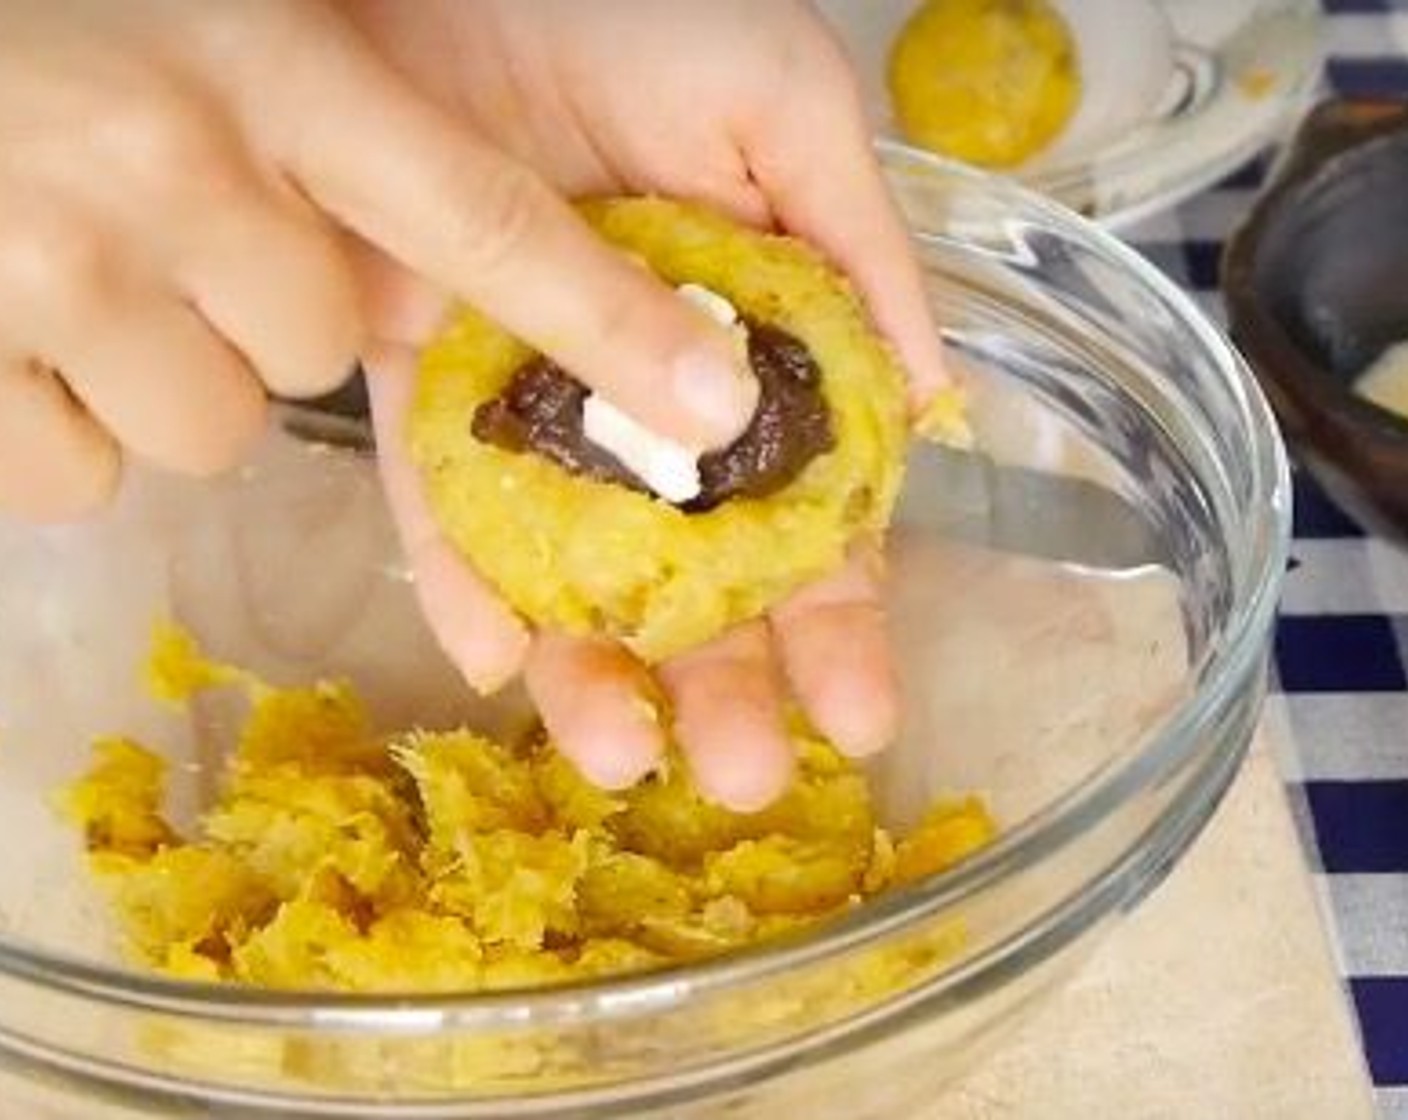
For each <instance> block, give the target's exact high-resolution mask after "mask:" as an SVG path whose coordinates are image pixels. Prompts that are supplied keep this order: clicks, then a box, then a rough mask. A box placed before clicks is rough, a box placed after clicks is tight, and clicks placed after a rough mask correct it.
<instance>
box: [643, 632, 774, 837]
mask: <svg viewBox="0 0 1408 1120" xmlns="http://www.w3.org/2000/svg"><path fill="white" fill-rule="evenodd" d="M659 678H660V682H661V684H663V685H664V687H665V690H666V692H667V693H668V694H669V697H670V702H671V705H672V707H673V710H674V720H675V722H674V729H675V737H676V738H677V739H678V740H679V743H680V747H681V749H682V750H683V751H684V752H685V756H686V757H687V758H688V760H689V765H690V770H691V772H692V773H693V775H694V778H695V781H696V782H697V783H698V785H699V788H700V789H701V790H702V791H703V792H704V794H705V795H706V796H708V797H711V798H713V799H714V800H715V801H718V802H719V803H720V804H723V805H726V806H728V807H729V808H732V809H736V810H739V811H745V812H746V811H752V810H757V809H761V808H763V807H764V806H766V805H767V804H768V803H769V802H771V801H773V800H775V799H776V798H777V797H779V796H780V795H781V794H782V793H783V792H784V791H785V790H786V788H787V785H788V782H789V781H790V780H791V777H792V768H793V762H794V759H793V753H792V744H791V742H790V740H789V739H788V736H787V731H786V727H785V724H784V721H783V713H782V688H781V680H780V679H779V674H778V671H777V667H776V665H775V664H774V661H773V650H772V645H771V642H770V640H769V635H768V629H767V626H766V624H764V623H761V622H749V623H745V624H743V625H742V626H739V627H737V628H736V629H734V630H731V631H729V632H728V633H726V634H725V635H723V636H722V637H720V638H716V639H715V640H714V641H712V642H709V643H708V644H706V645H704V646H701V647H699V648H698V649H695V650H691V651H690V652H688V653H686V654H684V655H682V656H680V657H677V658H675V659H674V660H673V661H671V662H668V663H667V664H665V665H663V666H661V668H660V671H659Z"/></svg>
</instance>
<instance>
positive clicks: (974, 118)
mask: <svg viewBox="0 0 1408 1120" xmlns="http://www.w3.org/2000/svg"><path fill="white" fill-rule="evenodd" d="M889 83H890V96H891V100H892V101H893V104H894V109H895V115H896V117H897V119H898V122H899V126H900V129H901V131H902V132H903V133H904V134H905V136H906V137H907V138H908V139H910V140H911V141H913V142H914V143H915V144H918V145H920V146H921V147H925V148H930V149H933V150H934V151H938V152H942V153H944V154H946V155H950V156H953V157H955V158H957V159H962V160H966V161H968V162H969V163H975V164H979V165H981V166H987V167H1013V166H1015V165H1017V164H1020V163H1022V162H1023V161H1024V160H1026V159H1029V158H1030V157H1031V156H1033V155H1035V154H1036V153H1037V152H1039V151H1040V150H1041V149H1042V148H1044V147H1046V145H1048V144H1049V143H1051V141H1052V140H1054V139H1055V138H1056V136H1057V135H1058V134H1059V133H1060V132H1061V130H1062V129H1063V128H1064V127H1065V126H1066V124H1067V122H1069V120H1070V119H1071V117H1072V116H1073V115H1074V113H1075V110H1076V106H1077V103H1078V102H1079V100H1080V68H1079V62H1078V58H1077V50H1076V44H1075V39H1074V37H1073V36H1072V34H1071V30H1070V28H1069V27H1068V26H1067V25H1066V23H1065V21H1064V20H1063V19H1062V18H1061V14H1060V13H1059V12H1058V11H1056V9H1055V8H1053V7H1052V6H1051V4H1050V3H1048V2H1047V0H928V2H927V3H925V4H923V5H921V6H920V7H919V9H918V10H917V11H916V12H915V13H914V15H913V16H911V17H910V20H909V22H908V23H907V24H906V25H905V27H904V30H903V31H902V32H901V33H900V35H899V37H898V38H897V39H896V41H895V44H894V47H893V48H892V50H891V54H890V67H889Z"/></svg>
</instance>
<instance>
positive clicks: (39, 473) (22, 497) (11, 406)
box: [0, 357, 122, 521]
mask: <svg viewBox="0 0 1408 1120" xmlns="http://www.w3.org/2000/svg"><path fill="white" fill-rule="evenodd" d="M121 465H122V457H121V454H120V452H119V451H118V448H117V444H116V443H115V442H114V441H113V439H112V437H111V436H110V435H109V434H108V433H107V432H106V431H105V430H104V429H103V427H102V425H100V424H99V423H98V422H97V421H96V420H94V419H93V417H92V416H90V415H89V414H88V412H87V410H86V409H84V407H83V406H82V405H81V404H80V403H79V402H78V401H77V400H76V399H75V398H74V396H73V395H72V394H71V393H70V392H69V391H68V389H67V388H65V386H64V384H63V382H62V381H61V380H60V379H59V377H58V376H57V375H56V374H55V373H53V371H51V370H48V369H45V368H44V367H43V366H41V365H39V364H38V363H36V362H30V361H25V360H23V359H19V358H12V357H6V358H4V359H3V360H0V511H3V512H5V513H8V514H11V515H13V516H16V517H21V518H24V519H25V520H28V521H67V520H70V519H73V518H77V517H80V516H82V515H84V514H86V513H90V512H92V511H93V510H95V509H97V508H98V507H100V506H102V505H103V504H104V503H105V502H106V501H107V500H108V499H109V498H110V497H111V496H112V493H113V491H114V490H115V489H116V487H117V480H118V476H119V474H120V471H121Z"/></svg>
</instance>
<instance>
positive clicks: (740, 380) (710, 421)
mask: <svg viewBox="0 0 1408 1120" xmlns="http://www.w3.org/2000/svg"><path fill="white" fill-rule="evenodd" d="M670 381H671V387H672V388H673V390H674V395H675V400H676V402H678V404H679V405H680V406H681V407H682V408H683V409H684V410H685V411H686V412H688V413H689V414H690V416H691V417H692V418H693V419H694V421H695V422H696V423H697V424H698V425H699V427H700V428H701V429H703V430H704V432H705V433H706V434H707V435H708V437H709V440H710V443H711V444H712V445H714V446H722V445H723V444H726V443H731V442H733V440H735V439H737V438H738V436H739V435H741V434H742V432H743V429H744V428H746V427H747V426H748V422H749V421H750V420H751V419H752V418H753V410H754V409H755V408H757V405H758V382H757V380H756V379H755V378H753V377H752V376H750V375H748V374H746V373H744V372H743V371H742V370H741V369H739V368H737V367H736V366H735V365H734V364H733V363H732V362H730V361H727V360H726V359H721V358H719V357H718V356H717V355H715V354H710V353H695V354H686V355H684V356H683V357H681V358H679V359H677V360H676V361H675V365H674V369H673V370H672V374H671V379H670Z"/></svg>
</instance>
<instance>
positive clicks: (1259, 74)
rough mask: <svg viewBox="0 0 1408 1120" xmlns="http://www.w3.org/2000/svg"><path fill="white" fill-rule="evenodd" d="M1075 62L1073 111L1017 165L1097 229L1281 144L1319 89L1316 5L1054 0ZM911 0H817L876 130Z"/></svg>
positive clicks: (889, 120)
mask: <svg viewBox="0 0 1408 1120" xmlns="http://www.w3.org/2000/svg"><path fill="white" fill-rule="evenodd" d="M1054 2H1055V3H1056V6H1057V7H1058V8H1060V9H1061V11H1062V14H1063V15H1064V16H1065V17H1066V20H1067V22H1068V23H1069V24H1070V25H1071V28H1072V31H1073V32H1074V34H1075V37H1076V41H1077V44H1078V48H1079V51H1080V57H1081V71H1082V79H1083V86H1084V88H1083V91H1082V100H1081V106H1080V109H1079V110H1078V111H1077V113H1076V116H1075V117H1074V118H1073V120H1072V121H1071V124H1070V125H1069V126H1068V127H1067V129H1066V130H1065V132H1063V133H1062V135H1061V136H1060V137H1058V138H1057V140H1056V142H1055V143H1054V144H1052V145H1051V146H1050V147H1049V148H1048V149H1046V150H1045V151H1043V152H1041V153H1039V154H1038V155H1037V156H1036V157H1034V158H1033V159H1032V160H1031V161H1030V162H1029V163H1027V164H1026V165H1024V166H1022V167H1020V168H1018V169H1017V170H1016V171H1015V172H1014V174H1015V175H1016V177H1018V178H1019V179H1021V180H1023V181H1024V182H1026V183H1027V184H1028V185H1029V186H1032V187H1035V188H1036V189H1038V190H1041V191H1043V192H1045V193H1046V194H1048V195H1051V196H1052V197H1054V198H1056V199H1058V200H1060V201H1061V202H1063V203H1065V204H1066V205H1067V206H1070V207H1071V208H1073V209H1075V210H1078V211H1080V212H1081V213H1084V214H1086V215H1088V216H1090V217H1094V218H1097V219H1099V220H1100V221H1102V222H1104V223H1105V224H1107V225H1124V224H1126V223H1129V222H1131V221H1134V220H1137V219H1138V218H1140V217H1143V216H1146V215H1147V214H1149V213H1151V212H1153V211H1155V210H1160V209H1163V208H1165V207H1168V206H1172V205H1174V204H1175V203H1177V202H1179V201H1181V200H1182V199H1184V198H1186V197H1188V196H1189V195H1191V194H1194V193H1196V192H1197V191H1199V190H1201V189H1203V188H1204V187H1206V186H1209V185H1211V184H1212V183H1213V182H1215V181H1216V180H1218V179H1219V178H1221V177H1222V176H1224V175H1226V174H1227V173H1228V172H1230V171H1232V170H1234V169H1235V168H1236V167H1238V166H1239V165H1240V164H1242V163H1243V162H1245V161H1246V160H1248V159H1250V158H1251V157H1252V156H1254V155H1255V154H1256V153H1257V152H1259V151H1260V150H1261V149H1262V148H1264V147H1266V146H1267V145H1268V144H1269V143H1271V142H1272V141H1274V140H1276V139H1278V138H1279V137H1280V136H1281V134H1282V133H1283V131H1284V130H1285V129H1286V127H1287V126H1288V125H1289V124H1290V123H1291V122H1292V121H1293V120H1294V119H1295V118H1296V117H1298V116H1299V114H1300V113H1301V111H1302V110H1303V109H1304V108H1305V106H1306V104H1307V103H1308V101H1309V98H1310V95H1311V93H1312V92H1313V91H1314V89H1315V87H1316V83H1317V80H1318V77H1319V73H1320V62H1321V34H1320V33H1321V16H1320V7H1319V4H1318V2H1317V0H1054ZM918 4H919V0H820V2H819V7H820V8H821V9H822V11H823V13H824V14H825V15H826V16H827V18H828V19H829V20H830V21H831V22H832V23H833V24H834V25H835V26H836V28H837V29H838V30H839V31H840V33H841V36H842V38H843V39H844V40H845V42H846V45H847V47H848V48H849V50H850V51H851V53H852V55H853V56H854V58H855V60H856V63H857V65H858V66H859V69H860V72H861V80H862V84H863V88H864V91H865V97H866V102H867V108H868V111H869V112H870V114H871V119H872V123H873V125H874V127H875V129H876V131H877V132H878V133H880V134H881V135H882V136H885V137H887V138H888V139H892V140H903V137H902V136H901V135H900V133H899V131H898V129H897V128H896V126H895V122H894V119H893V116H892V114H891V111H890V98H889V93H888V91H887V89H886V85H885V64H886V59H887V57H888V54H889V49H890V44H891V43H892V42H893V40H894V37H895V36H896V35H897V34H898V33H899V30H900V28H901V27H902V26H903V24H904V21H905V20H906V19H907V18H908V16H909V14H910V13H911V12H912V11H913V10H914V9H915V8H916V7H917V6H918Z"/></svg>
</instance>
